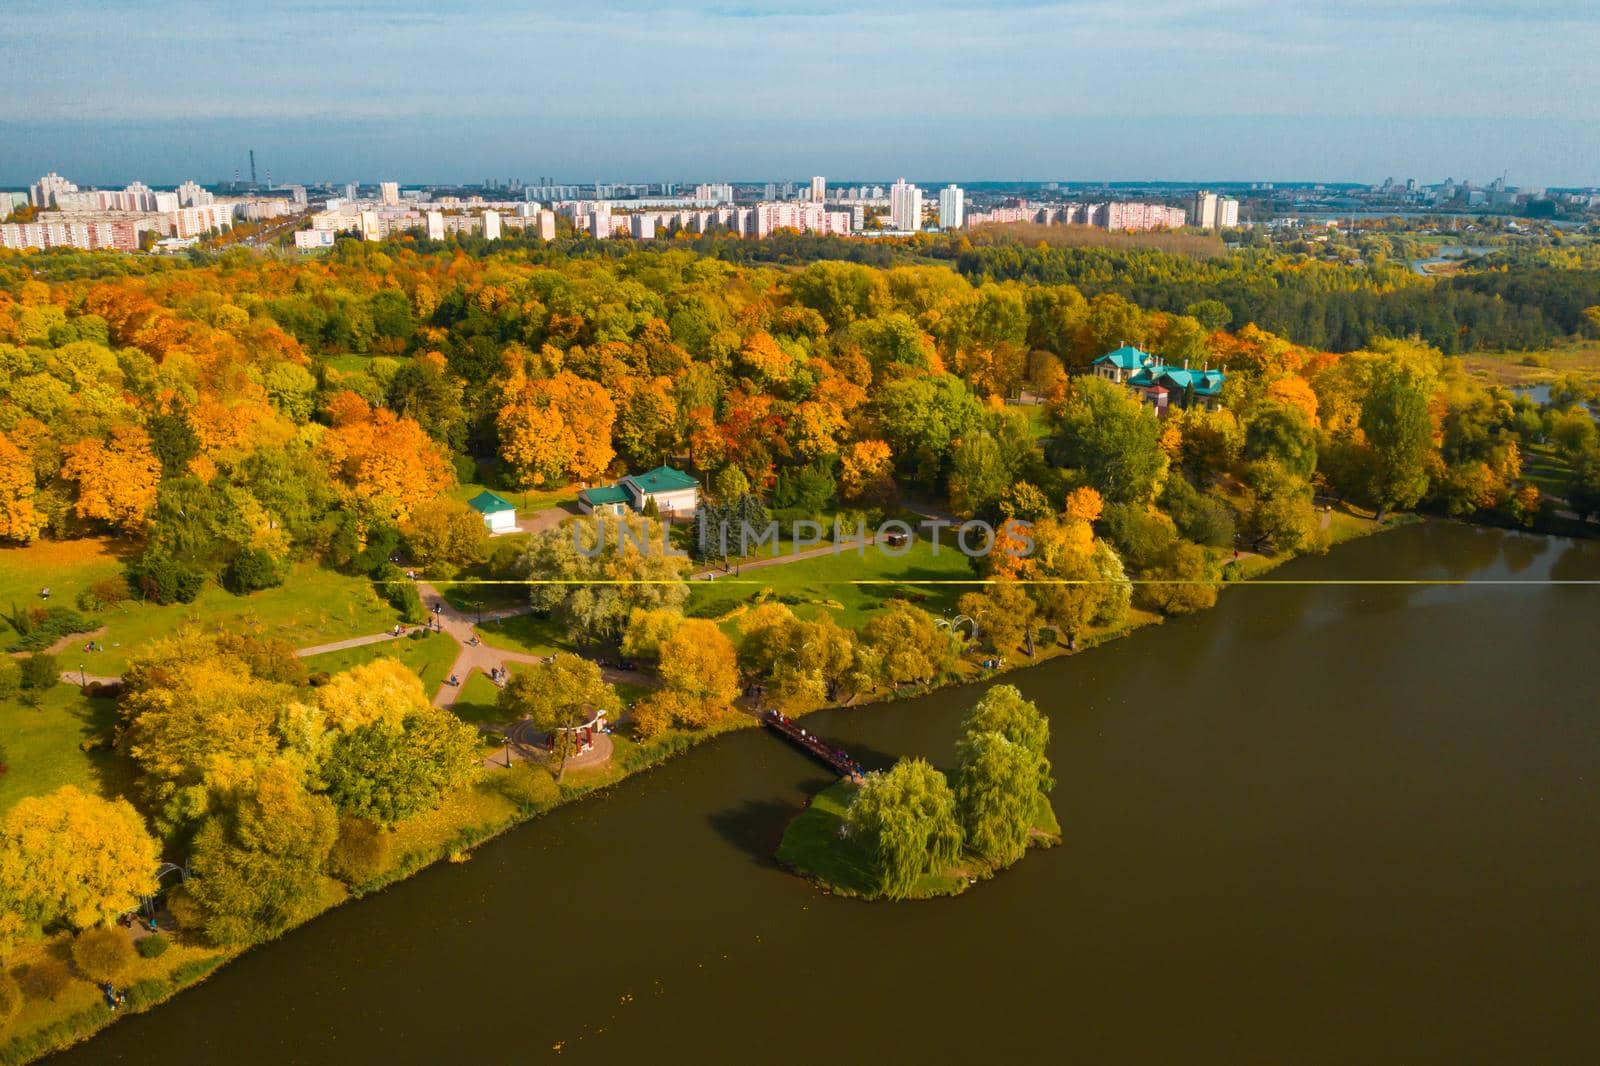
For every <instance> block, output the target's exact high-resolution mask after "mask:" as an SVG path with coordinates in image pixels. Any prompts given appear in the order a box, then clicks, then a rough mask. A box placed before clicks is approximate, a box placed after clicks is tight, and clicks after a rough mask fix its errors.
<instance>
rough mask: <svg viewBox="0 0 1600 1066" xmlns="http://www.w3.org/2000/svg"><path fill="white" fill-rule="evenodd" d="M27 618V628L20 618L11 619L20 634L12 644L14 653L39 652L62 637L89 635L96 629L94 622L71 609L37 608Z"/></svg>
mask: <svg viewBox="0 0 1600 1066" xmlns="http://www.w3.org/2000/svg"><path fill="white" fill-rule="evenodd" d="M25 617H26V619H27V621H26V623H25V625H26V628H24V626H23V625H19V624H18V622H19V620H20V619H19V618H17V617H12V618H11V619H10V621H11V624H12V627H13V628H14V629H16V631H17V633H18V637H17V639H16V640H15V641H13V642H12V644H11V650H12V651H39V650H41V649H43V648H48V647H49V646H50V645H52V644H54V643H55V642H56V641H58V640H60V639H61V638H62V637H65V636H68V635H70V634H72V633H87V632H89V631H90V630H91V629H94V628H96V626H95V624H94V623H93V622H91V621H90V620H89V619H87V618H85V617H84V616H83V615H82V614H81V613H79V612H78V611H75V610H73V609H72V608H71V607H48V608H38V607H35V608H33V609H31V610H30V611H29V612H28V613H27V615H26V616H25Z"/></svg>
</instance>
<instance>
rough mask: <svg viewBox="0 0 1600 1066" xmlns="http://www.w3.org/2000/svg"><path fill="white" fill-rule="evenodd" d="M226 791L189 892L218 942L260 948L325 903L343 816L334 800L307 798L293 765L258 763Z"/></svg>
mask: <svg viewBox="0 0 1600 1066" xmlns="http://www.w3.org/2000/svg"><path fill="white" fill-rule="evenodd" d="M218 791H219V795H218V797H217V802H216V804H215V807H216V812H215V813H213V814H212V815H210V816H209V817H207V818H206V820H205V822H204V823H203V824H202V825H201V827H200V831H199V832H198V833H197V834H196V835H195V840H194V849H193V852H192V855H191V859H190V865H191V868H192V869H193V871H194V875H193V876H192V877H190V879H189V880H188V882H186V884H185V886H184V887H185V889H186V891H187V893H188V894H189V896H190V898H191V899H192V900H193V901H194V903H195V904H197V905H198V907H199V909H200V913H201V914H202V916H203V922H204V927H205V933H206V936H207V937H208V938H209V939H210V940H211V941H212V942H213V943H216V944H220V945H242V944H251V943H256V942H258V941H261V940H264V939H266V938H267V937H270V936H273V935H275V934H277V933H279V932H282V931H283V930H284V929H286V928H288V927H289V926H290V925H293V924H294V923H295V922H297V921H299V920H301V919H303V918H304V917H305V916H306V915H308V914H310V913H311V912H312V911H314V910H315V909H316V907H317V906H318V905H319V904H320V903H321V901H322V898H323V895H322V892H323V882H322V869H323V866H324V865H325V863H326V862H327V859H328V853H329V852H330V851H331V850H332V848H333V843H334V840H335V838H336V837H337V835H338V816H337V815H336V814H335V813H334V809H333V803H332V801H330V800H329V799H328V798H327V797H326V796H319V795H314V794H313V793H310V792H308V791H306V788H305V784H304V775H303V772H302V770H301V768H300V766H299V765H298V764H296V763H295V762H293V761H290V760H287V759H274V760H272V761H270V762H266V763H261V764H257V765H255V766H253V767H251V768H249V770H248V771H246V772H245V773H243V774H241V775H240V776H239V777H238V778H237V779H236V780H235V781H233V782H231V783H229V784H227V785H225V786H220V787H219V789H218Z"/></svg>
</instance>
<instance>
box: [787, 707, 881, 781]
mask: <svg viewBox="0 0 1600 1066" xmlns="http://www.w3.org/2000/svg"><path fill="white" fill-rule="evenodd" d="M761 724H762V725H764V726H766V727H767V728H768V729H770V730H772V731H773V732H774V733H776V734H778V735H779V736H781V737H783V738H784V739H785V740H787V741H788V742H789V743H791V744H793V745H794V746H795V747H797V748H799V749H800V750H801V751H803V752H805V753H806V754H807V755H809V756H811V757H812V758H813V759H816V760H817V761H818V762H820V763H822V764H823V765H824V766H826V767H827V768H828V769H830V770H832V771H833V772H834V773H836V774H838V775H839V776H840V777H842V778H845V779H846V780H849V781H860V780H861V778H862V776H863V774H864V771H862V769H861V764H860V763H858V762H856V761H855V759H853V758H851V756H850V753H849V752H847V751H844V750H843V749H842V748H836V747H834V746H833V745H831V744H829V743H827V742H826V741H824V740H823V739H822V738H821V737H819V736H817V735H816V734H815V733H812V732H810V731H809V730H807V729H805V728H803V727H802V726H801V725H800V723H799V722H796V721H795V720H794V719H793V718H790V717H789V716H788V715H786V714H784V713H783V712H781V711H763V712H762V714H761Z"/></svg>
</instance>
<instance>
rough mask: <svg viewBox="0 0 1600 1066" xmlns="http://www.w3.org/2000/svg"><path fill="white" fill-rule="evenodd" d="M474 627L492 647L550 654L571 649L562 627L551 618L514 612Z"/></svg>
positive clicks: (532, 653) (533, 653)
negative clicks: (508, 615) (507, 616)
mask: <svg viewBox="0 0 1600 1066" xmlns="http://www.w3.org/2000/svg"><path fill="white" fill-rule="evenodd" d="M477 629H478V633H479V635H481V636H482V638H483V639H484V641H485V642H487V643H488V645H489V646H490V647H492V648H504V649H505V650H506V651H520V652H524V653H526V654H528V655H554V654H555V653H556V652H558V651H573V650H575V649H574V648H573V646H572V644H571V643H570V642H569V641H568V640H567V631H566V629H565V628H564V627H563V626H562V625H561V623H560V622H558V621H556V620H555V619H554V618H539V617H537V616H535V615H531V614H518V615H512V616H511V617H510V618H502V619H500V620H499V621H497V622H485V623H483V625H481V626H478V627H477Z"/></svg>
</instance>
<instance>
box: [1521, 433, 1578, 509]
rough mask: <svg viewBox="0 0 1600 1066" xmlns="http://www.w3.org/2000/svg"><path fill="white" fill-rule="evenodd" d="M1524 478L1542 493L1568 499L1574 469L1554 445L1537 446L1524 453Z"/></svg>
mask: <svg viewBox="0 0 1600 1066" xmlns="http://www.w3.org/2000/svg"><path fill="white" fill-rule="evenodd" d="M1522 476H1523V477H1525V478H1527V479H1528V480H1529V481H1531V482H1533V484H1535V485H1537V486H1538V487H1539V491H1540V492H1543V493H1547V494H1549V495H1551V496H1557V497H1560V498H1561V499H1566V498H1567V485H1568V483H1569V482H1570V481H1571V480H1572V467H1571V466H1569V465H1568V464H1567V461H1566V460H1565V459H1563V458H1562V457H1561V455H1560V453H1559V452H1557V451H1556V449H1555V446H1554V445H1551V444H1535V445H1532V446H1530V447H1529V448H1528V449H1527V450H1526V451H1525V452H1523V453H1522Z"/></svg>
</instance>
